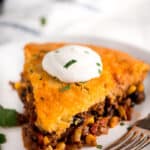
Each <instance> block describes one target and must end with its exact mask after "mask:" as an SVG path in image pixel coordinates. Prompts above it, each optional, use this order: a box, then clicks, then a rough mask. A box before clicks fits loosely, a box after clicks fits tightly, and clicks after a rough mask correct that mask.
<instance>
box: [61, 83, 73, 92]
mask: <svg viewBox="0 0 150 150" xmlns="http://www.w3.org/2000/svg"><path fill="white" fill-rule="evenodd" d="M69 89H70V84H68V85H66V86H64V87H62V88H60V89H59V90H60V92H64V91H66V90H69Z"/></svg>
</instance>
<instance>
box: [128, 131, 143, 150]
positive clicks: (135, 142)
mask: <svg viewBox="0 0 150 150" xmlns="http://www.w3.org/2000/svg"><path fill="white" fill-rule="evenodd" d="M145 138H146V136H145V135H144V134H143V133H139V134H138V136H137V138H136V139H135V140H133V141H132V142H131V143H130V144H128V149H133V148H135V147H136V146H137V145H140V144H141V143H143V142H144V140H145Z"/></svg>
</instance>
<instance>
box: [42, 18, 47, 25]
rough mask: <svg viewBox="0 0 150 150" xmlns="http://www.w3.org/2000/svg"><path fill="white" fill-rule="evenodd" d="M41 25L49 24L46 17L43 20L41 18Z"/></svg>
mask: <svg viewBox="0 0 150 150" xmlns="http://www.w3.org/2000/svg"><path fill="white" fill-rule="evenodd" d="M40 23H41V25H42V26H45V25H46V23H47V20H46V18H45V17H41V18H40Z"/></svg>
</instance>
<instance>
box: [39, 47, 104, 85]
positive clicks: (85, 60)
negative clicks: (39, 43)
mask: <svg viewBox="0 0 150 150" xmlns="http://www.w3.org/2000/svg"><path fill="white" fill-rule="evenodd" d="M42 66H43V69H44V70H45V71H46V72H47V73H48V74H50V75H52V76H55V77H57V78H58V79H59V80H61V81H63V82H66V83H73V82H84V81H88V80H90V79H92V78H96V77H99V76H100V74H101V71H102V62H101V58H100V55H98V54H97V53H96V52H94V51H93V50H92V49H91V48H88V47H85V46H78V45H68V46H63V47H61V48H59V49H57V50H55V51H51V52H49V53H47V54H46V55H45V57H44V58H43V62H42ZM89 68H90V69H89Z"/></svg>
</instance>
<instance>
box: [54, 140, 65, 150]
mask: <svg viewBox="0 0 150 150" xmlns="http://www.w3.org/2000/svg"><path fill="white" fill-rule="evenodd" d="M65 147H66V145H65V143H64V142H60V143H58V144H57V145H56V150H65Z"/></svg>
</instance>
